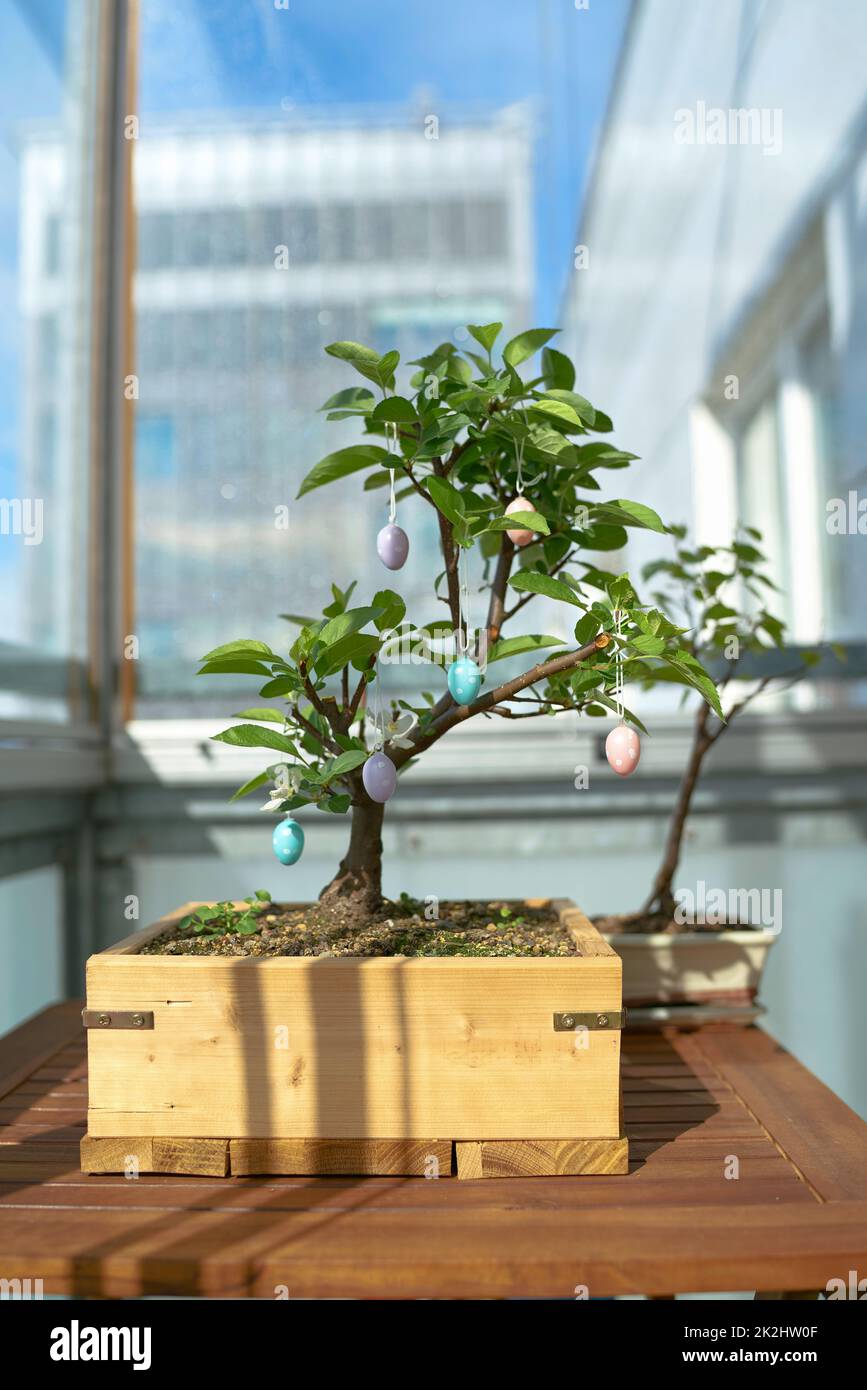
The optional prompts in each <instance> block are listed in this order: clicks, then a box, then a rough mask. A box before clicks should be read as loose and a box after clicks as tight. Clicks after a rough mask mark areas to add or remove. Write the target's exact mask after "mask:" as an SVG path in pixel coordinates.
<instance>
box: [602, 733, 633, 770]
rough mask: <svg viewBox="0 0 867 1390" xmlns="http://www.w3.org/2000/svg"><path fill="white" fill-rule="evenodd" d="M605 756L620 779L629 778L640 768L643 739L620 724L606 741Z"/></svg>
mask: <svg viewBox="0 0 867 1390" xmlns="http://www.w3.org/2000/svg"><path fill="white" fill-rule="evenodd" d="M605 756H606V758H607V759H608V762H609V764H610V765H611V767H612V768H613V769H614V771H615V772H616V773H617V776H618V777H628V776H629V775H630V773H632V772H634V771H635V769H636V768H637V767H638V761H639V759H640V757H641V739H640V738H639V737H638V734H637V733H636V732H635V730H634V729H630V728H629V727H628V726H627V725H626V724H618V725H617V727H616V728H615V729H612V730H611V733H610V734H609V735H608V737H607V739H606V740H605Z"/></svg>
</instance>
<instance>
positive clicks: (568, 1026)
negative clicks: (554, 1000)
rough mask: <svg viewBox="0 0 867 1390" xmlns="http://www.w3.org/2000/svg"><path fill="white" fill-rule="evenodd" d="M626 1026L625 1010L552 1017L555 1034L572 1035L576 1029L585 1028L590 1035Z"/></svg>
mask: <svg viewBox="0 0 867 1390" xmlns="http://www.w3.org/2000/svg"><path fill="white" fill-rule="evenodd" d="M625 1024H626V1010H625V1009H615V1010H614V1011H613V1012H609V1013H592V1014H586V1013H572V1014H555V1015H554V1032H555V1033H574V1032H575V1029H576V1028H586V1029H588V1030H589V1031H590V1032H592V1033H599V1032H603V1031H604V1032H613V1031H615V1030H616V1029H618V1028H623V1027H624V1026H625Z"/></svg>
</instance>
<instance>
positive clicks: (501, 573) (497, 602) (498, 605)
mask: <svg viewBox="0 0 867 1390" xmlns="http://www.w3.org/2000/svg"><path fill="white" fill-rule="evenodd" d="M514 558H515V546H514V542H513V541H511V540H510V539H509V533H508V532H507V531H504V532H503V540H502V543H501V545H500V554H499V556H498V558H497V568H496V572H495V574H494V580H493V583H492V584H491V600H490V603H489V604H488V622H487V628H488V641H489V642H496V641H497V639H498V638H499V636H500V628H501V627H502V626H503V619H504V610H505V604H506V585H507V584H508V582H509V575H510V574H511V571H512V562H513V560H514Z"/></svg>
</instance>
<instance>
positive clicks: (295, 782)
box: [262, 763, 301, 811]
mask: <svg viewBox="0 0 867 1390" xmlns="http://www.w3.org/2000/svg"><path fill="white" fill-rule="evenodd" d="M300 782H301V774H300V773H299V771H298V769H297V768H294V767H292V768H290V767H287V765H286V764H285V763H281V765H280V766H279V767H278V768H277V769H276V776H275V778H274V787H273V789H272V791H271V795H270V796H269V798H268V800H267V801H266V802H265V805H264V806H263V807H262V810H263V811H279V810H280V807H281V806H282V805H283V802H284V801H288V800H289V798H290V797H292V796H294V795H295V793H296V792H297V790H298V787H299V785H300Z"/></svg>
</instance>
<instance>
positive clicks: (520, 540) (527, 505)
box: [506, 496, 536, 546]
mask: <svg viewBox="0 0 867 1390" xmlns="http://www.w3.org/2000/svg"><path fill="white" fill-rule="evenodd" d="M535 510H536V508H535V507H534V506H533V503H532V502H529V501H528V500H527V498H526V497H520V496H519V497H516V498H515V500H514V502H510V503H509V505H508V507H507V508H506V516H514V515H515V513H516V512H534V511H535ZM506 535H507V536H508V537H509V540H510V541H511V542H512V544H513V545H518V546H524V545H529V544H530V542H531V541H534V540H535V539H536V532H535V531H530V530H528V529H527V527H526V526H522V527H521V529H520V530H517V529H516V530H514V531H507V532H506Z"/></svg>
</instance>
